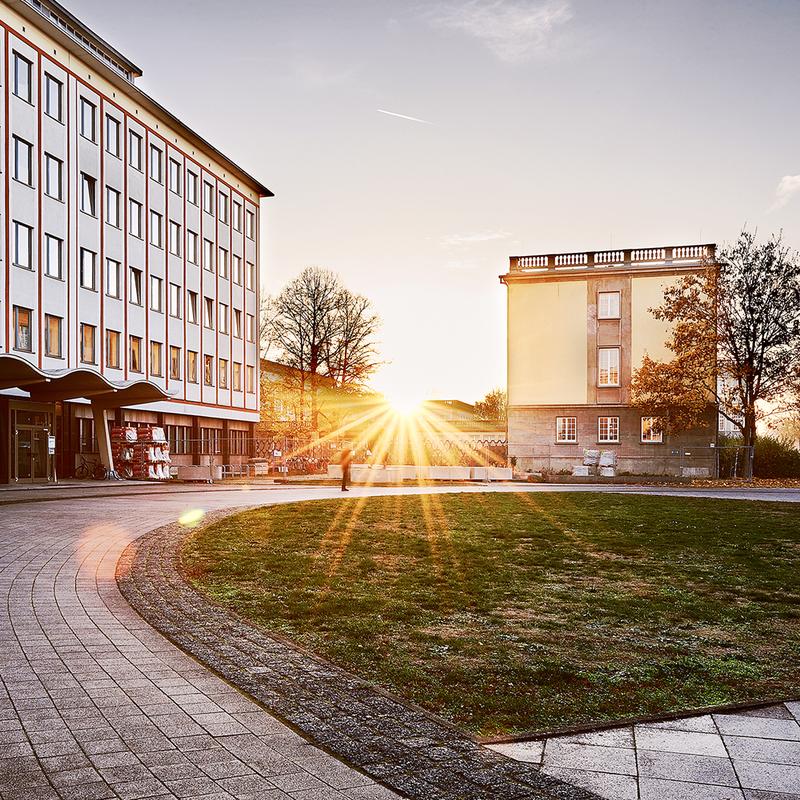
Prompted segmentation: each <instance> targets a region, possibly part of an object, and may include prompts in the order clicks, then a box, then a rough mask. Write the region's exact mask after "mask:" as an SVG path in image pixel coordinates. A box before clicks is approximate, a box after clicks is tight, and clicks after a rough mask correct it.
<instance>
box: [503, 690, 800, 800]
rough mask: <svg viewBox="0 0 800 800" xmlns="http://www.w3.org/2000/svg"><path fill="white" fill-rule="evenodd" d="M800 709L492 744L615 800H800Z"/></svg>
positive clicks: (790, 706) (780, 706)
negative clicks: (799, 721) (799, 722)
mask: <svg viewBox="0 0 800 800" xmlns="http://www.w3.org/2000/svg"><path fill="white" fill-rule="evenodd" d="M798 720H800V703H780V704H776V705H773V706H768V707H766V708H759V709H753V710H749V711H736V712H735V713H726V714H705V715H702V716H695V717H685V718H683V719H677V720H671V721H669V722H659V723H650V724H641V725H634V726H628V727H623V728H611V729H608V730H603V731H597V732H594V733H583V734H578V735H575V736H557V737H552V738H549V739H545V740H541V741H530V742H514V743H510V744H498V745H491V748H492V749H493V750H496V751H497V752H499V753H503V754H504V755H506V756H508V757H509V758H513V759H517V760H519V761H520V762H522V763H529V764H534V765H536V766H541V768H542V770H543V771H544V772H546V773H547V774H549V775H553V776H554V777H558V778H562V779H563V780H568V781H570V782H571V783H574V784H576V785H579V786H584V787H585V788H587V789H590V790H592V791H594V792H596V793H597V794H598V795H599V796H600V797H604V798H608V800H800V724H798Z"/></svg>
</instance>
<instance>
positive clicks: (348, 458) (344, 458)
mask: <svg viewBox="0 0 800 800" xmlns="http://www.w3.org/2000/svg"><path fill="white" fill-rule="evenodd" d="M354 455H355V453H354V452H353V451H352V450H351V449H350V448H349V447H345V448H343V449H342V455H341V457H340V458H339V463H340V464H341V465H342V491H343V492H349V491H350V490H349V489H348V488H347V484H348V483H350V465H351V464H352V463H353V456H354Z"/></svg>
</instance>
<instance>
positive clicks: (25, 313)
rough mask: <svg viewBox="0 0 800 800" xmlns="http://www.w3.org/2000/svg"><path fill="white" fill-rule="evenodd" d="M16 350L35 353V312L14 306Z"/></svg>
mask: <svg viewBox="0 0 800 800" xmlns="http://www.w3.org/2000/svg"><path fill="white" fill-rule="evenodd" d="M14 349H15V350H21V351H22V352H25V353H31V352H33V311H32V310H31V309H30V308H22V306H14Z"/></svg>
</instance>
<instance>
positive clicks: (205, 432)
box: [200, 428, 222, 455]
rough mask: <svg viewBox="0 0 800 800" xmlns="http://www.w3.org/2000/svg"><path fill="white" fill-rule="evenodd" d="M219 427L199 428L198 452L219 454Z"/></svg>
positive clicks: (220, 443)
mask: <svg viewBox="0 0 800 800" xmlns="http://www.w3.org/2000/svg"><path fill="white" fill-rule="evenodd" d="M220 433H221V431H220V429H219V428H200V452H201V453H203V454H204V455H219V454H220V453H221V452H222V441H221V438H220Z"/></svg>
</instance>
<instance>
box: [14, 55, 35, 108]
mask: <svg viewBox="0 0 800 800" xmlns="http://www.w3.org/2000/svg"><path fill="white" fill-rule="evenodd" d="M32 75H33V63H32V62H31V61H28V59H27V58H25V56H21V55H20V54H19V53H14V94H15V95H16V96H17V97H19V98H21V99H23V100H24V101H25V102H26V103H30V102H31V93H32V91H33V90H32V88H31V77H32Z"/></svg>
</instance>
